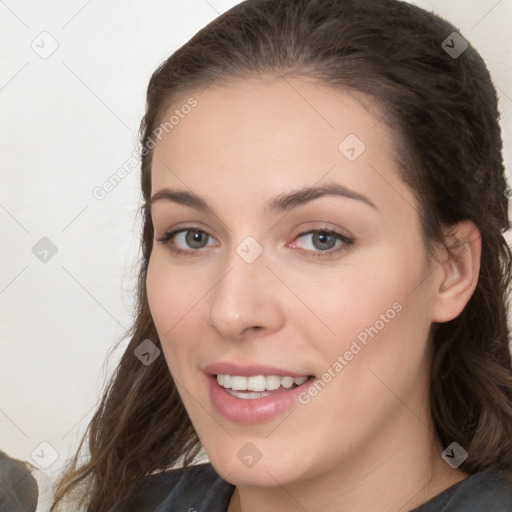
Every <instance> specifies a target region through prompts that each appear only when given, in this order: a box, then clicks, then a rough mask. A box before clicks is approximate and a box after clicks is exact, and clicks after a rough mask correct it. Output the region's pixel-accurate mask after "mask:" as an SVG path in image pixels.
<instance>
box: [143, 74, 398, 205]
mask: <svg viewBox="0 0 512 512" xmlns="http://www.w3.org/2000/svg"><path fill="white" fill-rule="evenodd" d="M191 98H193V100H194V101H193V102H192V103H191V101H190V99H191ZM194 103H195V106H194V107H193V108H188V107H186V106H187V105H189V104H194ZM185 107H186V108H185ZM173 116H174V123H172V128H171V129H168V130H164V131H163V133H162V137H161V141H160V142H158V143H157V145H156V148H155V150H154V156H153V165H152V193H153V194H154V193H155V191H156V190H159V189H160V188H162V187H165V186H174V185H176V186H178V185H179V186H180V187H183V185H184V184H185V185H186V186H187V187H189V188H192V189H194V190H201V191H203V192H204V193H205V194H206V195H207V196H208V195H215V194H216V193H224V194H229V193H233V194H235V193H237V194H239V193H240V191H241V189H245V190H247V191H248V193H249V194H250V193H251V192H255V190H262V187H263V188H265V189H268V190H269V193H270V190H271V189H272V190H274V191H275V192H280V191H281V190H282V189H284V188H286V187H288V188H290V185H291V186H293V185H294V184H298V185H299V184H301V185H304V184H308V185H312V184H313V183H317V182H319V181H321V180H322V179H323V178H324V177H325V176H327V175H328V177H329V180H332V179H334V180H335V181H338V182H340V183H342V184H343V185H344V186H347V187H351V188H355V189H357V188H359V189H360V188H361V186H364V188H365V190H366V191H367V192H368V193H374V194H376V195H377V196H379V195H380V196H383V192H389V190H387V191H386V190H385V188H386V186H385V183H386V180H387V181H388V182H389V183H391V184H394V185H395V186H396V187H403V183H401V180H399V178H398V175H397V172H396V169H397V165H396V163H395V149H394V147H395V144H394V143H395V140H394V134H393V133H392V131H391V130H390V129H389V128H388V126H387V125H386V124H385V122H384V121H383V116H382V113H381V110H380V109H379V107H378V105H377V104H376V103H375V102H372V101H371V100H370V99H369V98H368V97H365V96H363V95H358V94H356V93H353V92H347V91H342V90H334V89H332V88H328V87H326V86H324V85H321V84H318V83H315V82H312V81H311V80H306V79H301V78H284V77H268V78H265V79H260V80H255V79H250V80H245V81H239V82H235V83H232V84H224V85H220V86H219V85H218V86H212V87H208V88H206V89H204V90H202V91H199V92H194V93H191V94H189V95H187V94H185V95H182V96H181V97H180V98H179V99H177V100H176V101H174V103H173V104H172V106H171V107H170V108H169V109H168V110H167V112H166V113H165V115H164V116H163V122H165V121H166V120H169V119H171V117H173ZM383 176H385V178H384V180H383ZM180 181H181V183H180ZM213 187H215V188H213ZM279 188H280V189H281V190H278V189H279ZM388 188H389V186H388ZM404 193H405V194H407V191H404ZM384 195H385V194H384ZM383 199H384V198H383Z"/></svg>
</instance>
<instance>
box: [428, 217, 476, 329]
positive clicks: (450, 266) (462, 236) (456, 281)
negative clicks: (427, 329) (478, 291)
mask: <svg viewBox="0 0 512 512" xmlns="http://www.w3.org/2000/svg"><path fill="white" fill-rule="evenodd" d="M445 240H446V245H447V246H448V247H450V249H451V250H450V253H448V251H447V250H446V249H445V248H443V251H442V255H441V256H440V258H439V261H438V263H437V265H438V267H439V268H438V271H437V272H436V274H437V275H438V276H439V277H438V279H437V281H436V289H435V290H434V294H435V296H434V297H433V304H432V321H433V322H438V323H442V322H448V321H450V320H453V319H454V318H456V317H457V316H459V315H460V313H461V312H462V310H463V309H464V307H465V306H466V304H467V303H468V301H469V299H470V298H471V296H472V295H473V292H474V291H475V288H476V285H477V282H478V275H479V272H480V257H481V253H482V241H481V235H480V232H479V231H478V228H477V227H476V226H475V224H474V223H473V222H471V221H469V220H465V221H461V222H459V223H457V224H455V225H453V226H450V228H449V231H447V233H446V238H445Z"/></svg>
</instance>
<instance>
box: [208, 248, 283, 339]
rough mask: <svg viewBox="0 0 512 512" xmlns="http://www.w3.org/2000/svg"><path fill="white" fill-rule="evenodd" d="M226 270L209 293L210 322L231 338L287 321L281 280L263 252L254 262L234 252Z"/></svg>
mask: <svg viewBox="0 0 512 512" xmlns="http://www.w3.org/2000/svg"><path fill="white" fill-rule="evenodd" d="M233 252H234V251H233ZM225 269H226V270H225V272H223V277H221V278H220V280H219V281H218V282H217V283H216V284H215V286H214V287H213V289H212V291H211V293H210V294H208V298H209V302H208V307H207V312H206V322H207V324H208V325H209V326H211V327H213V328H214V329H215V330H216V331H217V332H218V333H219V335H221V336H222V337H223V338H226V339H232V340H241V339H243V338H246V337H247V336H249V335H251V334H257V335H258V336H259V335H263V334H266V333H271V332H275V331H278V330H279V329H280V328H281V327H282V325H283V324H284V311H283V307H282V306H283V300H286V298H285V297H284V295H283V294H284V290H283V289H282V288H283V287H282V286H281V287H280V286H279V284H280V282H279V280H278V279H277V278H276V276H275V274H274V273H272V272H271V271H270V270H269V269H268V268H267V266H266V263H265V257H264V253H263V254H261V255H260V256H259V258H258V259H257V260H256V261H254V262H252V263H247V262H245V261H244V260H243V259H242V258H240V257H239V256H238V254H236V253H235V254H234V255H233V257H231V258H229V261H228V262H227V264H226V267H225Z"/></svg>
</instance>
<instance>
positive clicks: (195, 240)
mask: <svg viewBox="0 0 512 512" xmlns="http://www.w3.org/2000/svg"><path fill="white" fill-rule="evenodd" d="M204 235H205V233H203V232H202V231H189V233H188V234H187V244H188V245H190V246H191V247H196V248H197V247H198V246H199V247H202V245H201V242H204V240H202V239H203V238H206V237H205V236H204ZM194 244H198V245H194Z"/></svg>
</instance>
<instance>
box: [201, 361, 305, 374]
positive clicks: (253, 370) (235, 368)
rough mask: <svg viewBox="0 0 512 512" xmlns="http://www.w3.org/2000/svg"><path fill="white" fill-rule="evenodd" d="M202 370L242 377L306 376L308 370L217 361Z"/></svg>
mask: <svg viewBox="0 0 512 512" xmlns="http://www.w3.org/2000/svg"><path fill="white" fill-rule="evenodd" d="M203 371H204V372H205V373H207V374H208V375H218V374H221V375H240V376H242V377H253V376H255V375H278V376H281V377H284V376H289V377H294V378H295V377H307V376H309V375H311V374H310V373H308V372H302V373H301V372H295V371H292V370H288V369H285V368H279V367H277V366H272V365H269V364H244V365H240V364H235V363H230V362H227V361H225V362H217V363H211V364H208V365H206V366H205V367H204V368H203Z"/></svg>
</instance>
